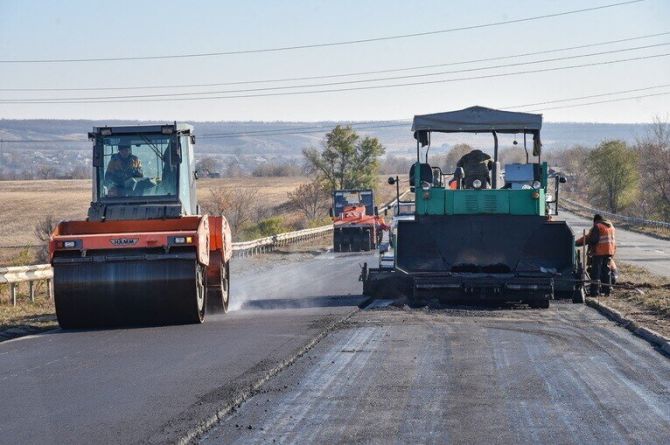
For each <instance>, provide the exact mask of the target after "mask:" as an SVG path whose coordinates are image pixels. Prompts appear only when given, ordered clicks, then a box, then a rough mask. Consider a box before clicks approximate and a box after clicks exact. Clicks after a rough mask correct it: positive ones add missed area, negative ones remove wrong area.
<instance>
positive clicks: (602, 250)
mask: <svg viewBox="0 0 670 445" xmlns="http://www.w3.org/2000/svg"><path fill="white" fill-rule="evenodd" d="M591 230H597V231H598V235H599V237H598V242H597V243H596V244H595V246H593V254H594V255H595V256H604V255H610V256H611V255H614V253H615V252H616V241H615V239H614V226H611V225H607V224H603V223H597V224H596V225H595V226H594V227H593V229H591Z"/></svg>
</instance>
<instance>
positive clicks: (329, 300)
mask: <svg viewBox="0 0 670 445" xmlns="http://www.w3.org/2000/svg"><path fill="white" fill-rule="evenodd" d="M365 300H366V297H365V296H363V295H345V296H342V295H328V296H321V297H308V298H268V299H264V300H247V301H245V302H244V303H242V307H241V308H240V309H241V310H245V309H254V310H268V309H270V310H271V309H302V308H312V307H342V306H358V305H359V304H361V303H362V302H363V301H365Z"/></svg>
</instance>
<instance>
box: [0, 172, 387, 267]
mask: <svg viewBox="0 0 670 445" xmlns="http://www.w3.org/2000/svg"><path fill="white" fill-rule="evenodd" d="M386 179H387V176H386V175H384V176H380V177H379V180H378V186H377V203H378V204H380V205H381V204H382V203H384V202H386V201H389V200H391V199H393V197H394V196H395V187H393V186H389V185H388V184H386ZM309 181H310V180H309V178H305V177H275V178H273V177H261V178H257V177H240V178H221V179H201V180H199V181H198V200H199V201H200V202H204V201H206V200H207V199H209V198H210V196H211V194H210V189H215V188H220V187H221V188H224V189H240V188H253V189H256V190H258V195H259V202H260V203H261V204H262V205H264V206H267V207H269V208H275V207H278V206H281V205H282V204H284V203H286V202H287V200H288V198H287V193H288V192H290V191H293V190H294V189H295V188H296V187H298V186H299V185H301V184H304V183H307V182H309ZM90 201H91V181H89V180H46V181H0V266H2V265H14V264H13V263H14V261H13V260H14V259H15V258H16V256H17V255H18V254H21V253H23V252H24V251H25V250H26V247H27V246H36V245H37V244H38V241H37V239H36V238H35V235H34V233H33V232H34V228H35V224H36V223H37V222H38V221H39V220H40V219H41V218H43V217H44V216H45V215H49V214H51V215H54V216H55V217H56V219H57V220H77V219H83V218H85V217H86V213H87V211H88V207H89V205H90ZM271 216H272V215H271ZM324 216H325V215H324ZM287 217H288V219H289V224H290V223H293V222H295V220H296V219H297V218H299V217H298V216H297V215H295V214H293V215H287ZM28 250H29V251H30V252H32V253H34V249H28ZM21 264H26V262H25V261H24V262H22V263H21Z"/></svg>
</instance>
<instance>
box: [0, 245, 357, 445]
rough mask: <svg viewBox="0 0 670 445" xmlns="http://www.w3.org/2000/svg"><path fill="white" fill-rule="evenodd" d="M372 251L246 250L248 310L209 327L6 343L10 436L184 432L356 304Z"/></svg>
mask: <svg viewBox="0 0 670 445" xmlns="http://www.w3.org/2000/svg"><path fill="white" fill-rule="evenodd" d="M284 259H286V260H287V261H282V260H284ZM364 260H365V256H364V255H358V256H354V257H351V256H348V255H338V256H335V255H332V254H330V255H329V254H324V255H320V256H318V257H317V259H314V260H311V261H307V259H306V260H305V261H302V262H300V261H298V262H296V261H295V260H294V259H293V258H283V257H282V256H281V255H265V256H262V257H258V258H256V259H252V260H248V259H243V260H237V261H236V265H235V266H234V270H233V273H235V274H236V275H234V277H237V278H233V281H232V289H231V293H232V295H233V297H232V298H233V299H234V300H233V305H235V306H241V310H237V311H233V312H230V313H228V314H226V315H221V316H215V317H210V318H208V319H207V320H206V322H205V323H204V324H203V325H185V326H166V327H145V328H136V329H112V330H91V331H61V330H57V331H55V332H53V333H49V334H44V335H38V336H31V337H24V338H21V339H17V340H13V341H7V342H3V343H0V443H7V444H19V443H58V444H63V443H124V444H126V443H134V442H150V443H166V442H174V441H175V440H176V439H178V438H180V437H182V436H183V435H184V433H185V432H186V431H188V430H189V429H190V428H193V427H194V426H196V425H198V424H199V422H201V421H202V419H205V418H207V417H210V416H211V415H212V414H213V413H214V412H216V410H218V409H220V408H221V407H222V406H224V405H225V404H226V403H228V401H230V400H233V399H234V398H236V397H237V396H238V395H239V394H240V392H241V391H245V390H248V389H249V387H250V386H251V385H252V384H253V383H254V382H256V381H258V380H259V379H262V378H264V376H266V375H267V374H268V373H269V372H270V371H271V370H272V369H273V368H275V367H277V366H278V365H279V364H281V363H282V362H283V361H285V360H287V359H289V358H291V357H293V356H295V354H296V353H297V352H298V351H299V350H300V349H301V348H303V347H304V346H305V345H306V344H307V343H309V342H310V341H312V340H313V339H314V338H315V337H317V336H318V335H319V334H320V333H323V332H324V330H325V329H327V327H328V326H329V325H330V324H332V323H333V322H335V321H336V320H339V319H341V318H343V317H345V316H346V314H349V313H351V312H352V311H354V310H356V309H357V307H356V305H357V304H358V303H360V302H361V301H362V300H363V298H362V297H361V296H360V295H359V294H360V292H361V290H360V289H361V285H360V283H359V282H358V281H357V278H358V273H359V272H360V268H359V265H358V264H359V262H361V261H364ZM259 262H260V263H262V264H261V265H260V266H259V265H258V263H259ZM348 294H352V295H348ZM235 298H237V301H236V302H235ZM240 299H245V301H244V302H243V303H242V304H240Z"/></svg>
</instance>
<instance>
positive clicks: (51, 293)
mask: <svg viewBox="0 0 670 445" xmlns="http://www.w3.org/2000/svg"><path fill="white" fill-rule="evenodd" d="M53 297H54V287H53V284H52V282H51V280H47V298H48V299H49V300H51V299H52V298H53Z"/></svg>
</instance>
